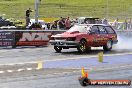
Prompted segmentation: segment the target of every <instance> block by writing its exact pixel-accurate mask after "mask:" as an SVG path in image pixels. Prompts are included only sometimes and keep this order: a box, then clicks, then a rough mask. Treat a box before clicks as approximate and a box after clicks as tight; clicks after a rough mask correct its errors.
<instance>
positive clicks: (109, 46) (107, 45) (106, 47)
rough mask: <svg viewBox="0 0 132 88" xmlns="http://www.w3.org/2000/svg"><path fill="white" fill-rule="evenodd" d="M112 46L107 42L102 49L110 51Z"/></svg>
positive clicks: (109, 41)
mask: <svg viewBox="0 0 132 88" xmlns="http://www.w3.org/2000/svg"><path fill="white" fill-rule="evenodd" d="M112 45H113V44H112V41H111V40H108V41H107V43H106V45H104V46H103V49H104V50H105V51H110V50H111V49H112Z"/></svg>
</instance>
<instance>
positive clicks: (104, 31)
mask: <svg viewBox="0 0 132 88" xmlns="http://www.w3.org/2000/svg"><path fill="white" fill-rule="evenodd" d="M98 28H99V32H100V34H107V31H106V29H105V27H103V26H98Z"/></svg>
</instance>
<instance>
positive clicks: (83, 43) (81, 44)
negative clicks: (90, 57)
mask: <svg viewBox="0 0 132 88" xmlns="http://www.w3.org/2000/svg"><path fill="white" fill-rule="evenodd" d="M77 50H78V51H79V52H80V53H84V52H86V50H87V47H86V41H85V40H81V41H80V42H79V44H78V46H77Z"/></svg>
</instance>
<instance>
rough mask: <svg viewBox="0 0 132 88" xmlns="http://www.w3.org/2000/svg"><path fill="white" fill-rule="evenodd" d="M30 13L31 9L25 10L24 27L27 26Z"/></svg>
mask: <svg viewBox="0 0 132 88" xmlns="http://www.w3.org/2000/svg"><path fill="white" fill-rule="evenodd" d="M31 12H32V10H31V8H29V9H28V10H26V26H28V25H29V23H30V13H31Z"/></svg>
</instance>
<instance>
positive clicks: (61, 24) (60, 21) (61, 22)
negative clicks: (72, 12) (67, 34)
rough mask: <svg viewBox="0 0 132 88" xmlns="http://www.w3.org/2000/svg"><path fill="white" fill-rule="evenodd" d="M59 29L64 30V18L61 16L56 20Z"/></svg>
mask: <svg viewBox="0 0 132 88" xmlns="http://www.w3.org/2000/svg"><path fill="white" fill-rule="evenodd" d="M58 25H59V29H61V30H65V19H64V18H62V17H61V19H60V20H59V21H58Z"/></svg>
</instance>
